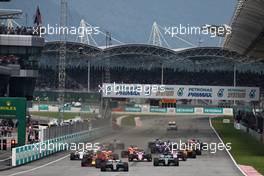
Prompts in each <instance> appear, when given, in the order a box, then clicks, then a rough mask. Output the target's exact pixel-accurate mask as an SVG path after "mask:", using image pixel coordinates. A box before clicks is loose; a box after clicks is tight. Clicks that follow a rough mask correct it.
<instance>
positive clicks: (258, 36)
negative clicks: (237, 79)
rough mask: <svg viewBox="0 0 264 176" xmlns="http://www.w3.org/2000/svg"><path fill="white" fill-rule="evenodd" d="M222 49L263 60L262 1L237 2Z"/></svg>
mask: <svg viewBox="0 0 264 176" xmlns="http://www.w3.org/2000/svg"><path fill="white" fill-rule="evenodd" d="M231 27H232V33H231V34H230V35H228V36H226V38H225V41H224V44H223V46H224V48H228V49H230V50H234V51H236V52H238V53H240V54H243V55H248V56H253V57H257V58H262V59H264V1H263V0H253V1H250V0H239V2H238V5H237V9H236V11H235V13H234V16H233V18H232V20H231Z"/></svg>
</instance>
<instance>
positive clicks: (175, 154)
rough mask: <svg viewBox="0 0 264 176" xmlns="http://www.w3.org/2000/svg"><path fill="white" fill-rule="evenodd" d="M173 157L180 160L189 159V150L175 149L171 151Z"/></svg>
mask: <svg viewBox="0 0 264 176" xmlns="http://www.w3.org/2000/svg"><path fill="white" fill-rule="evenodd" d="M171 154H172V156H173V158H178V159H179V160H180V159H181V160H182V161H186V160H187V157H188V156H187V155H188V154H187V151H185V150H175V151H172V152H171Z"/></svg>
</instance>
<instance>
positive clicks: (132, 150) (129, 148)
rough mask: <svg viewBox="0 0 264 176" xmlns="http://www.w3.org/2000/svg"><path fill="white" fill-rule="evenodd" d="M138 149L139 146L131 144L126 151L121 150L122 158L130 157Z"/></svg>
mask: <svg viewBox="0 0 264 176" xmlns="http://www.w3.org/2000/svg"><path fill="white" fill-rule="evenodd" d="M136 151H138V147H136V146H133V145H131V146H130V147H128V148H127V150H126V151H121V158H128V155H131V154H134V153H135V152H136Z"/></svg>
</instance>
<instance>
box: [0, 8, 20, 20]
mask: <svg viewBox="0 0 264 176" xmlns="http://www.w3.org/2000/svg"><path fill="white" fill-rule="evenodd" d="M22 14H23V12H22V10H17V9H0V19H11V18H18V17H20V15H22Z"/></svg>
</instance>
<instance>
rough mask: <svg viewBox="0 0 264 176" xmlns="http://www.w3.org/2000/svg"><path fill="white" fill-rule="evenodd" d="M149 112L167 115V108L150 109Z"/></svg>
mask: <svg viewBox="0 0 264 176" xmlns="http://www.w3.org/2000/svg"><path fill="white" fill-rule="evenodd" d="M149 112H158V113H167V108H158V107H150V108H149Z"/></svg>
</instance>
